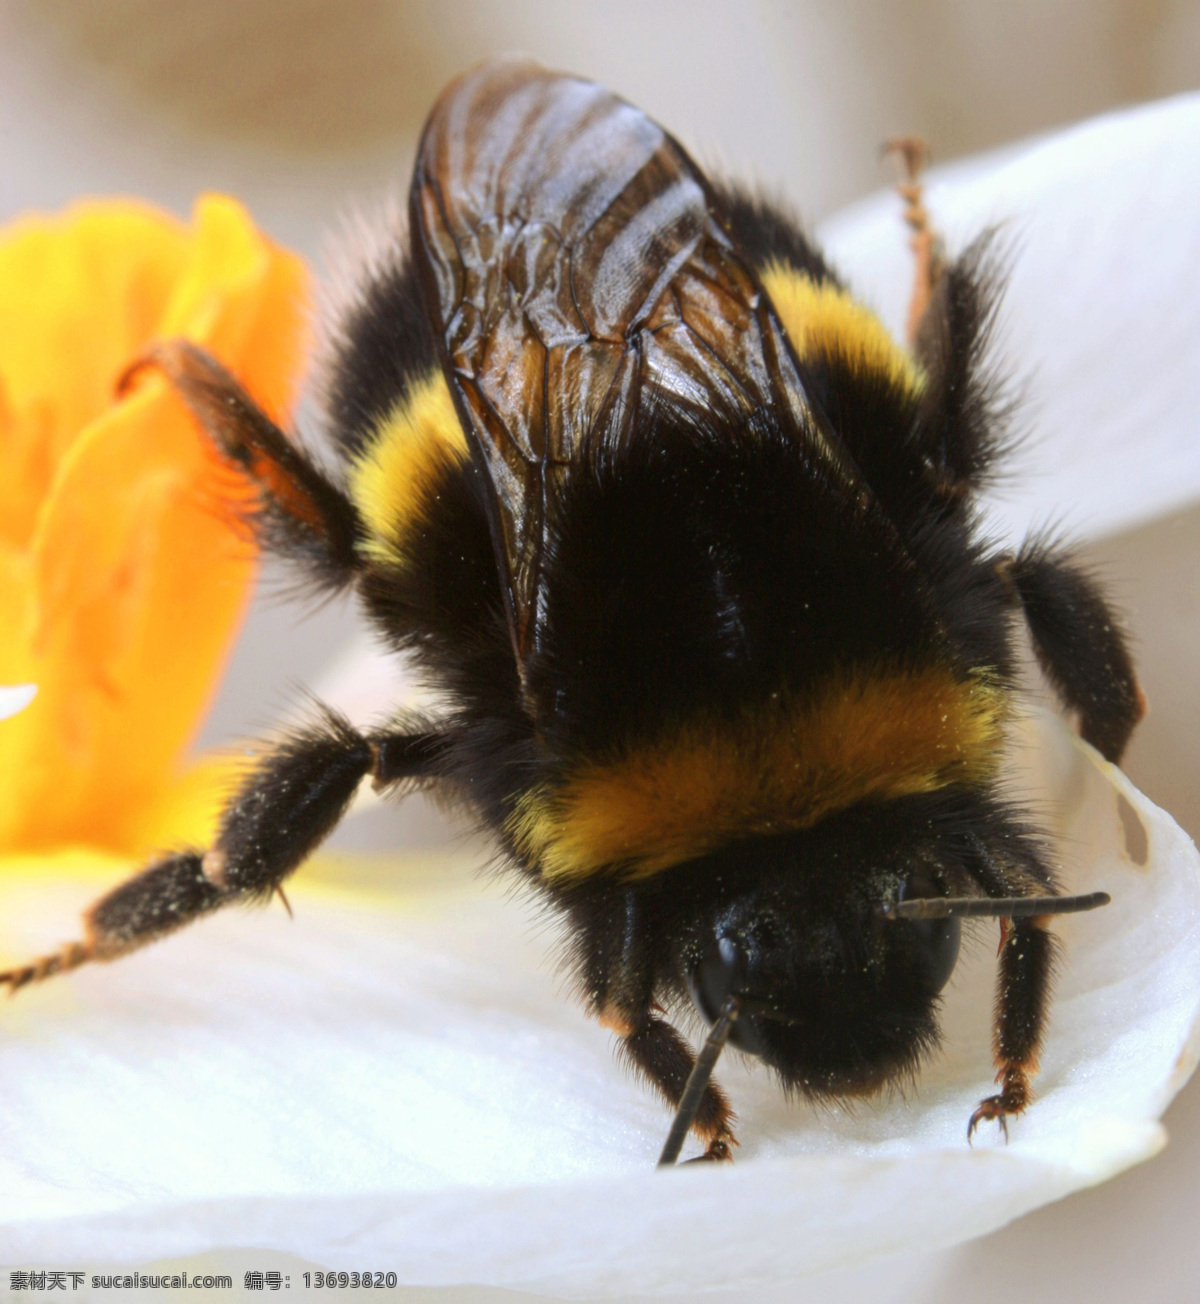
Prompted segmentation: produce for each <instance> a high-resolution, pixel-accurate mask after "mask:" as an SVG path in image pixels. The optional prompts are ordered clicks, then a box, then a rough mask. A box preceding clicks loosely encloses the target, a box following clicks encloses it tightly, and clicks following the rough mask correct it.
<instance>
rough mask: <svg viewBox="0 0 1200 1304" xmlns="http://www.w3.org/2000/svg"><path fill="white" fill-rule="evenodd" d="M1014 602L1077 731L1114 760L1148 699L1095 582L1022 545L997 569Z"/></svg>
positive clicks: (1056, 557)
mask: <svg viewBox="0 0 1200 1304" xmlns="http://www.w3.org/2000/svg"><path fill="white" fill-rule="evenodd" d="M1001 576H1002V578H1003V579H1004V580H1005V582H1006V583H1007V584H1008V585H1009V586H1010V587H1011V589H1012V591H1013V593H1014V595H1015V596H1016V597H1017V598H1019V600H1020V602H1021V605H1022V607H1023V608H1024V612H1025V620H1026V622H1027V623H1028V625H1029V633H1030V637H1031V638H1032V640H1033V649H1034V652H1035V653H1036V654H1037V659H1038V663H1039V665H1040V666H1041V667H1042V670H1043V672H1044V673H1045V675H1046V678H1047V679H1049V681H1050V683H1051V685H1052V686H1053V687H1054V690H1055V692H1056V693H1057V694H1058V696H1059V698H1060V699H1061V700H1062V702H1063V704H1064V705H1065V706H1066V707H1067V708H1068V709H1070V710H1073V711H1077V712H1078V713H1079V732H1080V733H1081V735H1082V736H1083V738H1084V739H1085V740H1086V741H1087V742H1089V743H1091V744H1092V746H1093V747H1095V748H1096V749H1097V750H1098V751H1099V752H1101V753H1102V755H1103V756H1104V758H1105V760H1108V761H1113V762H1117V761H1120V759H1121V755H1122V753H1123V752H1124V751H1125V746H1126V744H1127V743H1128V742H1129V738H1130V735H1131V734H1132V733H1133V730H1134V727H1135V726H1136V725H1137V723H1138V721H1139V720H1141V719H1142V717H1143V716H1144V715H1145V714H1146V699H1145V697H1144V695H1143V694H1142V690H1141V689H1140V688H1139V687H1138V682H1137V675H1136V674H1135V672H1134V668H1133V658H1132V657H1131V656H1130V654H1129V648H1128V645H1127V642H1126V638H1125V634H1124V631H1123V630H1122V628H1121V622H1120V620H1119V618H1118V617H1117V616H1116V615H1115V614H1114V612H1113V610H1112V608H1111V607H1110V606H1109V605H1108V602H1107V601H1106V600H1105V598H1104V595H1103V594H1102V593H1101V592H1100V589H1099V586H1098V585H1097V584H1096V582H1095V580H1094V579H1093V578H1092V577H1091V576H1090V575H1089V574H1088V573H1087V571H1086V570H1084V569H1082V568H1081V567H1080V566H1078V565H1077V564H1076V563H1074V562H1073V561H1072V560H1071V559H1070V557H1069V556H1066V555H1065V554H1061V553H1058V552H1056V551H1055V550H1054V549H1053V548H1052V547H1050V546H1048V545H1047V544H1046V543H1044V542H1042V541H1039V540H1034V541H1033V542H1031V543H1027V544H1026V545H1025V546H1024V547H1023V548H1022V549H1021V552H1020V553H1019V555H1018V556H1017V557H1016V558H1015V559H1013V560H1012V561H1009V562H1003V563H1001Z"/></svg>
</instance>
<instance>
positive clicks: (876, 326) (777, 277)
mask: <svg viewBox="0 0 1200 1304" xmlns="http://www.w3.org/2000/svg"><path fill="white" fill-rule="evenodd" d="M762 279H763V286H764V288H765V289H766V291H767V294H769V295H770V297H771V302H772V303H773V304H774V305H775V311H776V312H777V313H778V314H779V320H780V321H781V322H782V323H783V328H784V330H786V331H787V333H788V338H789V339H790V340H791V342H792V347H793V348H794V349H795V350H796V355H797V356H798V357H800V358H805V357H810V356H812V355H814V354H821V355H823V356H825V357H828V358H837V359H839V360H841V361H843V362H845V363H846V364H847V365H848V366H849V368H850V370H851V372H852V373H854V374H862V373H870V372H874V373H877V374H878V373H880V372H882V373H883V374H884V375H885V376H886V377H887V378H888V380H890V381H891V382H892V383H893V384H895V385H897V386H899V387H900V388H901V389H904V390H907V391H909V392H910V393H916V392H918V391H919V390H920V388H921V386H922V383H923V378H922V375H921V371H920V369H919V368H918V366H917V364H916V363H915V362H914V361H913V359H912V357H911V356H910V355H909V354H908V352H907V351H906V350H905V349H902V348H901V347H900V346H899V345H898V344H897V343H896V341H895V340H893V339H892V337H891V335H890V334H888V331H887V329H886V327H885V326H884V325H883V323H882V322H881V321H880V320H879V318H878V317H876V316H875V314H874V313H873V312H871V311H870V309H868V308H864V307H863V306H862V304H860V303H856V302H855V301H854V300H853V299H852V298H851V297H850V296H849V295H848V294H847V293H846V292H845V291H844V290H839V289H838V288H837V286H835V285H828V284H822V283H821V282H818V281H814V280H813V279H812V277H810V276H805V275H804V274H803V273H801V272H797V271H795V270H794V269H793V268H791V267H785V266H783V265H782V264H780V263H771V264H770V265H769V266H768V267H767V269H766V271H765V272H764V273H763V278H762Z"/></svg>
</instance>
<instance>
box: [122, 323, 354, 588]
mask: <svg viewBox="0 0 1200 1304" xmlns="http://www.w3.org/2000/svg"><path fill="white" fill-rule="evenodd" d="M149 367H154V368H157V369H158V370H159V371H161V372H162V373H163V374H164V375H165V376H166V377H167V379H168V380H169V381H170V383H171V385H172V386H173V387H174V389H175V391H176V392H177V393H178V394H179V396H180V397H181V398H182V399H183V401H184V402H185V403H186V404H187V405H188V407H189V408H190V409H191V411H192V414H193V416H195V418H196V419H197V421H199V423H200V425H201V426H202V427H203V428H204V431H205V432H206V434H207V435H208V437H209V438H210V439H211V440H212V442H213V444H214V445H215V447H216V448H217V450H218V452H219V453H220V454H221V456H222V457H223V458H225V460H226V461H228V462H230V463H232V464H233V465H234V466H235V467H236V468H237V469H238V470H239V471H240V472H241V473H242V474H244V475H245V476H246V477H247V479H248V480H249V481H250V483H251V485H252V486H253V487H254V489H255V491H256V493H255V501H254V502H253V503H252V505H251V507H250V510H249V513H248V516H249V521H250V525H251V528H252V530H253V532H254V534H255V536H256V538H257V540H258V542H259V543H260V544H261V545H262V546H263V547H265V548H267V549H269V550H271V551H274V552H277V553H279V554H280V555H281V556H283V557H286V558H288V559H290V560H292V561H299V562H300V563H301V564H302V565H303V566H304V567H305V568H306V570H307V572H308V573H309V575H310V577H311V578H315V579H316V580H317V581H318V582H319V583H320V584H322V585H323V586H324V587H327V588H331V589H338V588H341V587H343V586H344V585H346V584H348V583H350V582H351V581H352V580H353V579H354V577H355V575H356V573H357V571H358V568H359V564H360V563H359V555H358V553H357V551H356V548H355V542H356V540H357V538H358V537H359V535H360V534H361V533H362V530H361V526H360V523H359V519H358V513H357V511H356V510H355V508H354V505H353V504H352V503H351V501H350V499H349V498H348V497H347V496H346V494H345V493H344V492H343V491H342V489H341V488H340V487H339V486H338V485H337V484H335V483H334V482H333V480H331V479H330V478H329V477H328V476H327V475H326V474H325V472H324V471H322V470H321V468H320V467H319V466H318V465H317V464H316V462H315V461H313V459H312V457H311V456H310V455H309V454H308V453H306V452H305V450H304V449H303V448H301V446H300V445H299V444H298V443H297V442H296V441H295V440H293V439H290V438H289V437H288V436H287V435H285V434H284V432H283V431H282V430H281V429H280V428H279V427H278V426H277V425H276V424H275V423H274V422H273V421H272V420H271V419H270V417H268V416H267V414H266V413H265V412H264V411H263V410H262V408H260V407H259V406H258V405H257V404H256V403H255V402H254V400H253V399H252V398H251V397H250V395H249V394H247V393H246V391H245V390H244V389H243V388H242V386H241V385H240V384H239V383H238V381H237V380H236V379H235V378H234V377H233V376H232V375H231V374H230V373H229V372H228V371H227V370H226V369H225V368H224V367H223V366H222V365H221V364H220V363H219V362H218V361H217V360H216V359H215V358H214V357H212V356H211V355H210V354H208V353H206V352H205V351H204V350H203V349H200V348H197V347H196V346H195V345H194V344H189V343H188V342H187V341H186V340H170V341H167V342H166V343H163V344H158V345H155V346H154V347H153V348H152V349H150V350H149V351H148V352H147V353H146V354H145V355H143V356H142V357H141V358H139V359H138V360H137V361H136V362H135V363H134V364H133V366H132V367H130V368H129V370H128V371H127V372H126V373H125V375H124V376H123V377H122V379H121V382H120V390H121V391H122V392H124V391H125V390H127V389H129V388H130V386H131V385H132V383H133V380H134V378H135V377H136V376H137V375H139V374H140V373H141V372H142V371H143V370H145V369H146V368H149Z"/></svg>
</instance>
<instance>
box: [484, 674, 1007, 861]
mask: <svg viewBox="0 0 1200 1304" xmlns="http://www.w3.org/2000/svg"><path fill="white" fill-rule="evenodd" d="M1004 702H1005V698H1004V694H1003V692H1002V690H1001V689H1000V688H998V687H997V686H996V685H995V683H994V682H993V681H992V680H990V679H989V678H988V676H987V675H985V674H978V675H975V676H972V677H971V678H970V679H968V680H966V681H965V682H964V681H961V680H957V679H955V678H954V676H953V675H952V674H951V673H950V672H949V671H948V670H946V669H944V668H942V667H933V668H930V669H924V670H910V671H905V670H901V671H891V672H884V671H874V672H867V671H861V672H859V673H857V674H848V675H845V676H843V677H841V678H840V679H837V680H835V681H834V682H832V683H831V684H829V685H828V686H827V688H826V690H825V691H824V692H823V693H822V694H821V695H820V696H819V697H817V698H816V699H815V700H807V701H801V700H798V699H792V700H789V699H787V698H784V697H782V696H779V695H776V696H775V697H773V698H772V699H771V700H770V701H768V702H765V703H763V704H762V705H760V706H758V707H756V708H754V709H752V710H746V711H744V712H743V713H742V714H741V715H739V716H737V717H736V718H734V719H732V720H725V721H717V720H699V721H695V722H693V723H690V724H687V725H685V726H684V727H681V728H679V729H678V730H677V731H675V732H674V733H672V734H670V735H669V736H667V737H665V738H663V739H661V740H660V741H658V742H656V743H652V744H650V745H646V746H642V747H638V748H631V749H630V750H629V751H627V752H626V753H625V754H623V755H620V756H618V757H616V758H615V759H613V760H612V761H611V762H609V763H607V764H585V765H581V766H579V767H577V768H575V769H574V770H573V771H571V772H569V773H568V774H567V776H566V777H565V779H564V780H563V781H562V782H561V783H559V784H556V785H554V786H553V787H550V786H545V787H541V788H538V789H535V790H534V791H532V792H531V793H529V794H528V795H527V796H526V797H525V798H524V800H523V801H522V803H521V804H520V806H519V807H518V809H517V811H516V813H515V816H514V818H513V820H512V821H511V823H510V832H511V834H512V836H513V838H514V840H515V842H516V844H517V846H518V847H519V848H520V850H521V851H522V852H523V853H524V854H526V855H527V856H529V857H530V858H531V859H532V860H534V861H536V862H537V863H538V864H539V865H540V866H541V870H542V873H543V874H544V875H545V876H546V877H547V878H549V879H558V880H571V879H581V878H585V877H588V876H589V875H593V874H597V873H613V874H616V875H618V876H620V877H623V878H627V879H638V878H646V877H648V876H649V875H652V874H656V873H659V872H661V871H662V870H664V869H668V868H670V867H671V866H672V865H677V864H679V863H681V862H682V861H685V860H690V859H693V858H694V857H696V856H701V855H705V854H706V853H708V852H711V851H715V850H716V849H717V848H719V847H721V846H724V845H727V844H729V843H730V842H733V841H736V840H739V839H741V838H745V837H750V836H758V835H764V834H772V833H780V832H784V831H786V830H792V829H804V828H809V827H811V826H812V825H814V824H816V823H817V822H818V821H819V820H821V819H822V818H824V817H825V816H827V815H829V814H832V813H833V812H834V811H838V810H842V809H845V808H846V807H848V806H851V805H853V804H855V803H856V802H859V801H862V800H864V799H867V798H871V797H876V798H892V797H902V796H906V795H909V794H913V793H922V792H932V791H934V790H936V789H938V788H942V787H945V786H946V785H947V784H950V783H966V784H972V783H979V782H982V781H983V780H984V779H986V778H987V777H988V776H989V775H990V774H992V772H993V771H994V769H995V766H996V763H997V759H998V751H999V746H1000V741H1001V731H1002V727H1003V717H1004Z"/></svg>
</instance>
